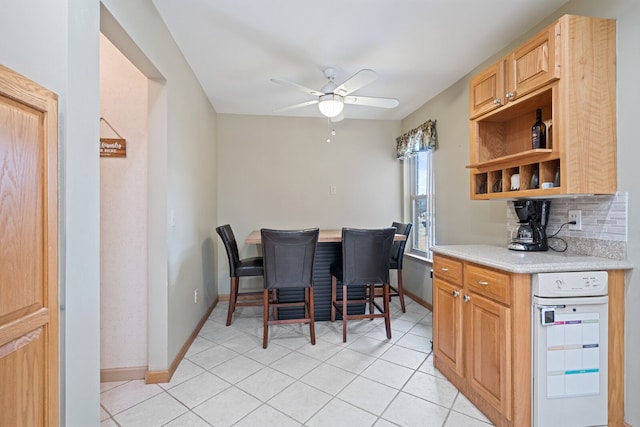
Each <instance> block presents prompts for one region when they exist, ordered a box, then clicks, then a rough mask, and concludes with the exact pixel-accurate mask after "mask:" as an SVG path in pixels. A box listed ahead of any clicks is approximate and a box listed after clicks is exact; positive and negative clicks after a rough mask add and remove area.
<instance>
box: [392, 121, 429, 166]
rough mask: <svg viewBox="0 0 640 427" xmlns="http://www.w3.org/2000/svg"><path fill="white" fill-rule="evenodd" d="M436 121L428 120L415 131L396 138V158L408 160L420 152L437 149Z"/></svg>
mask: <svg viewBox="0 0 640 427" xmlns="http://www.w3.org/2000/svg"><path fill="white" fill-rule="evenodd" d="M437 139H438V137H437V133H436V120H427V121H426V122H424V123H423V124H421V125H420V126H418V127H417V128H415V129H412V130H410V131H409V132H407V133H405V134H403V135H400V136H399V137H397V138H396V150H397V154H396V157H397V158H398V159H399V160H404V159H408V158H409V157H411V156H413V155H415V154H416V153H418V152H420V151H427V150H432V149H435V148H436V142H437Z"/></svg>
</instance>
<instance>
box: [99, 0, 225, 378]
mask: <svg viewBox="0 0 640 427" xmlns="http://www.w3.org/2000/svg"><path fill="white" fill-rule="evenodd" d="M102 4H103V5H104V10H103V11H102V17H101V18H103V20H102V22H101V29H102V31H103V33H104V34H105V35H106V36H107V37H108V38H109V40H111V41H112V42H113V43H114V45H115V46H116V47H117V48H118V49H119V50H120V51H122V52H123V53H124V54H125V56H126V57H127V58H128V59H129V60H130V61H131V62H132V63H133V64H134V65H136V67H137V68H138V69H140V70H141V71H142V72H143V73H144V74H145V75H146V76H147V77H149V78H150V79H152V80H150V82H149V105H148V111H149V118H150V119H149V123H150V126H149V129H148V133H149V174H150V176H149V185H148V198H149V199H148V203H149V212H148V226H149V230H148V236H147V238H148V242H149V243H148V245H149V255H148V256H149V270H148V274H149V295H148V301H149V319H148V329H149V334H148V337H147V345H148V356H149V357H148V367H149V369H150V370H154V371H155V370H166V369H167V368H168V367H169V365H170V364H171V363H172V362H173V360H174V358H175V357H176V355H177V354H178V353H179V351H180V349H181V347H182V346H183V345H184V343H185V342H186V340H187V339H188V337H189V335H190V334H191V333H192V332H193V330H194V329H195V327H196V325H197V324H198V321H199V320H200V319H201V318H202V316H203V315H204V314H205V313H206V311H207V309H208V308H209V307H210V306H211V304H212V303H213V301H214V300H215V299H216V298H217V283H216V279H215V273H214V271H215V270H214V261H215V260H214V240H213V238H214V236H215V231H214V229H215V225H216V223H217V211H216V194H217V186H218V185H217V177H216V170H215V165H216V158H217V154H216V126H217V117H216V112H215V110H214V109H213V108H212V106H211V104H210V103H209V101H208V99H207V98H206V96H205V95H204V93H203V91H202V88H201V87H200V84H199V83H198V81H197V80H196V78H195V76H194V75H193V72H192V71H191V69H190V67H189V66H188V65H187V64H186V62H185V60H184V58H183V56H182V54H181V53H180V51H179V50H178V48H177V46H176V44H175V42H174V40H173V39H172V38H171V35H170V34H169V31H168V30H167V28H166V26H165V25H164V22H163V21H162V19H161V18H160V16H159V15H158V13H157V11H156V9H155V8H154V6H153V4H152V2H150V1H142V2H131V1H127V0H105V1H103V2H102ZM106 14H109V16H110V17H111V18H110V19H104V18H105V17H106ZM169 217H172V218H173V223H172V224H173V225H172V224H170V221H169ZM195 290H198V293H199V295H200V298H199V300H198V302H197V304H194V291H195Z"/></svg>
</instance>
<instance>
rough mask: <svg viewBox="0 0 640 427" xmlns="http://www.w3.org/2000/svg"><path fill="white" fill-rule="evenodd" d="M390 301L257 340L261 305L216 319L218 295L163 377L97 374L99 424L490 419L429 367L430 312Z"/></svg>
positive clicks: (476, 423) (405, 426) (482, 423)
mask: <svg viewBox="0 0 640 427" xmlns="http://www.w3.org/2000/svg"><path fill="white" fill-rule="evenodd" d="M406 302H407V312H406V313H402V311H401V310H400V306H399V304H398V302H397V298H394V299H393V302H392V304H391V307H392V309H391V313H392V320H391V327H392V330H393V331H392V335H393V338H392V339H391V340H387V339H386V335H385V329H384V322H383V321H382V319H375V320H359V321H350V322H349V323H348V333H347V343H343V342H342V322H341V321H336V322H335V323H331V322H316V345H315V346H312V345H311V343H310V342H309V327H308V325H301V324H298V325H286V326H271V327H270V329H269V334H270V336H269V346H268V348H267V349H266V350H265V349H263V348H262V309H261V308H259V307H239V308H237V309H236V313H235V315H234V319H233V323H232V325H231V326H229V327H226V326H225V325H224V323H225V320H226V313H227V303H226V302H223V303H219V304H218V305H217V306H216V307H215V309H214V310H213V312H212V313H211V316H210V317H209V319H208V320H207V322H206V323H205V325H204V326H203V328H202V329H201V330H200V333H199V335H198V337H197V339H196V340H195V341H194V342H193V344H192V345H191V347H190V349H189V351H188V352H187V354H186V356H185V358H184V360H182V362H181V363H180V366H179V367H178V369H177V370H176V372H175V374H174V375H173V378H172V379H171V382H169V383H166V384H145V383H144V381H142V380H140V381H124V382H110V383H102V385H101V397H100V403H101V405H100V406H101V426H102V427H111V426H121V427H127V426H136V427H139V426H216V427H218V426H237V427H245V426H246V427H253V426H262V427H269V426H277V427H288V426H291V427H295V426H309V427H323V426H350V427H358V426H376V427H388V426H402V427H409V426H445V427H454V426H456V427H457V426H460V427H463V426H464V427H487V426H490V425H491V424H490V422H489V421H488V420H487V419H486V417H484V416H483V415H482V414H481V413H480V412H479V411H478V410H477V409H476V408H475V407H474V406H473V404H471V403H470V402H469V401H468V400H467V399H466V398H465V397H464V396H463V395H462V394H461V393H459V392H458V390H457V389H456V388H455V387H454V386H453V385H451V383H449V381H447V380H446V379H445V378H444V377H443V376H442V375H441V374H440V373H439V372H438V371H437V370H436V369H435V368H434V367H433V358H432V353H431V341H430V340H431V337H432V327H431V326H432V315H431V312H430V311H428V310H427V309H425V308H424V307H422V306H420V305H419V304H417V303H415V302H413V301H412V300H411V299H407V300H406Z"/></svg>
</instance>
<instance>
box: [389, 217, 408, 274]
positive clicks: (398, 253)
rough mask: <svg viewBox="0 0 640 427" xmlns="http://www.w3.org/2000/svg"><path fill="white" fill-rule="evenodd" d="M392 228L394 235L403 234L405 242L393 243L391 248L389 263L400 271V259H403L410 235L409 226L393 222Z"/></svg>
mask: <svg viewBox="0 0 640 427" xmlns="http://www.w3.org/2000/svg"><path fill="white" fill-rule="evenodd" d="M391 226H392V227H395V229H396V234H404V237H405V240H400V241H397V242H396V241H394V242H393V246H392V247H391V261H392V262H393V263H394V264H395V265H397V266H398V268H399V269H402V259H403V258H404V248H405V246H406V245H407V240H409V236H410V235H411V226H412V225H411V224H402V223H400V222H394V223H393V224H392V225H391Z"/></svg>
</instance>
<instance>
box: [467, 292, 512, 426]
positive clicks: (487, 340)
mask: <svg viewBox="0 0 640 427" xmlns="http://www.w3.org/2000/svg"><path fill="white" fill-rule="evenodd" d="M465 297H466V302H465V304H464V330H465V337H466V339H465V355H466V360H465V362H466V363H465V365H466V377H467V381H468V382H469V385H470V387H471V388H472V389H473V390H474V391H475V392H476V393H478V394H479V395H480V396H482V398H483V399H484V400H486V401H487V402H489V403H490V404H491V406H493V407H494V408H496V409H497V410H498V411H500V413H501V414H502V415H504V416H505V418H507V419H508V420H511V418H512V411H511V395H512V388H511V384H512V377H511V345H510V343H509V342H508V337H510V331H511V322H510V318H509V309H508V308H506V307H504V306H502V305H501V304H498V303H495V302H493V301H491V300H489V299H486V298H483V297H481V296H480V295H478V294H475V293H472V292H466V294H465Z"/></svg>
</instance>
